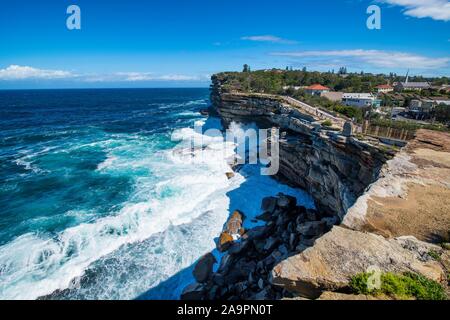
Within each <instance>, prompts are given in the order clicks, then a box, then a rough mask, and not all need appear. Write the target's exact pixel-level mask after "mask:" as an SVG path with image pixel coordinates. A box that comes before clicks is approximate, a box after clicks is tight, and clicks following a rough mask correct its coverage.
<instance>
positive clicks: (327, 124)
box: [322, 119, 333, 127]
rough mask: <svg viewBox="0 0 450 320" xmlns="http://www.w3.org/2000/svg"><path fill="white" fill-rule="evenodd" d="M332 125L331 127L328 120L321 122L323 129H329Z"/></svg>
mask: <svg viewBox="0 0 450 320" xmlns="http://www.w3.org/2000/svg"><path fill="white" fill-rule="evenodd" d="M332 125H333V122H331V120H329V119H327V120H325V121H324V122H322V126H323V127H331V126H332Z"/></svg>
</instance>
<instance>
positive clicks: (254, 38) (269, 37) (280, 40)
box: [241, 35, 297, 44]
mask: <svg viewBox="0 0 450 320" xmlns="http://www.w3.org/2000/svg"><path fill="white" fill-rule="evenodd" d="M241 40H248V41H256V42H272V43H283V44H295V43H297V41H293V40H288V39H283V38H280V37H277V36H273V35H261V36H246V37H242V38H241Z"/></svg>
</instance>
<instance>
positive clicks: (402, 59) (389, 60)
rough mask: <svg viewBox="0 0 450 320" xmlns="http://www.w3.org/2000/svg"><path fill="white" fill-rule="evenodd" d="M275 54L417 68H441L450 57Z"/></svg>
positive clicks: (376, 53) (355, 52)
mask: <svg viewBox="0 0 450 320" xmlns="http://www.w3.org/2000/svg"><path fill="white" fill-rule="evenodd" d="M272 55H274V56H284V57H292V58H305V59H318V58H319V59H325V58H326V59H336V58H340V59H343V61H339V62H340V63H345V62H351V63H353V64H359V66H360V67H365V66H367V65H370V66H374V67H378V68H390V69H398V68H415V69H440V68H444V67H447V66H448V63H449V62H450V58H449V57H445V58H430V57H425V56H421V55H416V54H411V53H405V52H390V51H382V50H362V49H357V50H330V51H296V52H274V53H272Z"/></svg>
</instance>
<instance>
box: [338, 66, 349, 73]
mask: <svg viewBox="0 0 450 320" xmlns="http://www.w3.org/2000/svg"><path fill="white" fill-rule="evenodd" d="M338 74H347V68H346V67H341V68H339V71H338Z"/></svg>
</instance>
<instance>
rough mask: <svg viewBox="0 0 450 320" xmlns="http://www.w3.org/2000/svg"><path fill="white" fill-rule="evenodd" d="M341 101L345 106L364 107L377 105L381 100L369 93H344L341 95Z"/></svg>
mask: <svg viewBox="0 0 450 320" xmlns="http://www.w3.org/2000/svg"><path fill="white" fill-rule="evenodd" d="M342 103H343V104H345V105H346V106H352V107H358V108H364V107H372V106H373V107H379V106H380V105H381V101H380V100H377V99H376V97H375V96H374V95H373V94H371V93H344V94H343V95H342Z"/></svg>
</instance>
